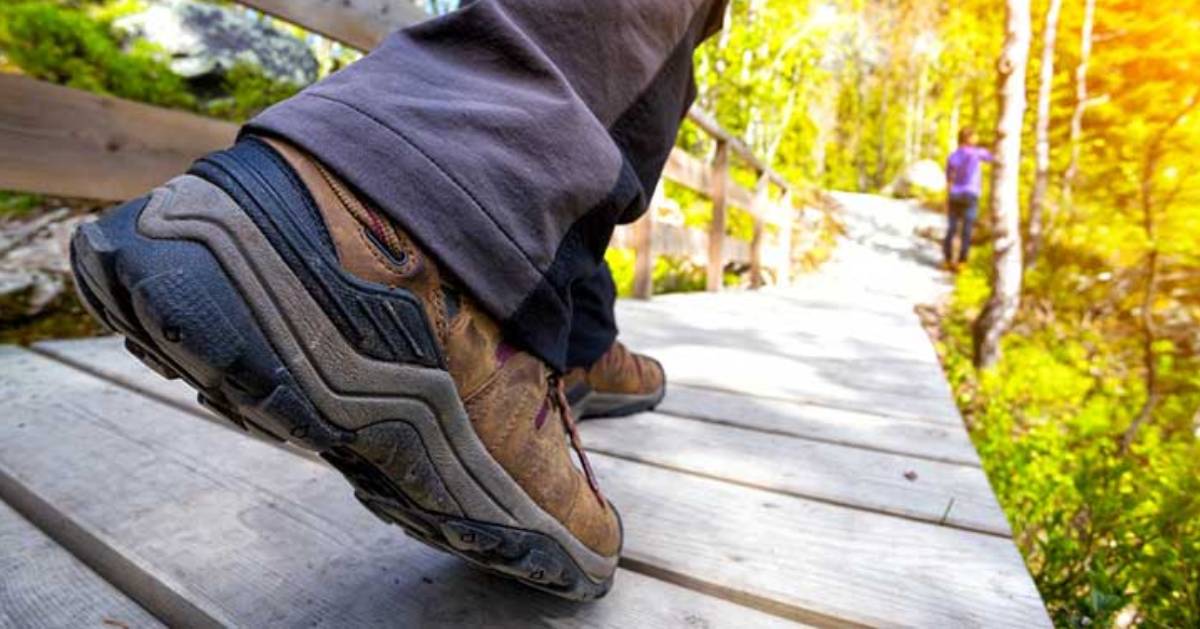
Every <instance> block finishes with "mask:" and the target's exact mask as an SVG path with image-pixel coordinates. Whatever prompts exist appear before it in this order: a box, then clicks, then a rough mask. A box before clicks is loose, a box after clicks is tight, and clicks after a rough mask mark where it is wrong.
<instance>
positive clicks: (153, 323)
mask: <svg viewBox="0 0 1200 629" xmlns="http://www.w3.org/2000/svg"><path fill="white" fill-rule="evenodd" d="M71 266H72V270H73V271H74V275H75V278H76V286H77V290H78V291H79V294H80V297H81V299H82V301H83V302H84V304H85V305H86V306H87V307H88V308H89V310H91V311H92V314H93V315H94V316H95V317H96V318H97V319H98V320H100V321H102V322H103V323H105V324H106V325H108V326H109V327H110V328H112V329H113V330H114V331H115V332H118V333H120V334H122V335H124V336H125V337H126V343H125V344H126V348H127V349H128V350H129V351H130V353H132V354H133V355H134V356H135V357H137V358H138V359H140V360H141V361H142V362H143V363H145V364H146V365H147V366H148V367H150V368H151V369H153V370H154V371H156V372H158V373H159V374H160V375H162V376H164V377H166V378H183V379H184V380H185V381H187V382H188V383H189V384H190V385H191V386H193V387H194V388H195V389H197V391H198V392H199V400H200V402H201V404H203V405H205V406H206V407H208V408H209V409H211V410H212V411H214V412H215V413H217V414H218V415H221V416H223V417H225V418H226V419H228V420H229V421H230V422H232V423H233V424H234V425H236V426H238V427H240V428H242V429H243V430H248V431H253V432H261V433H265V434H266V435H269V436H271V437H273V438H275V439H279V440H282V441H288V442H291V443H293V444H295V445H298V446H301V447H303V448H306V449H309V450H313V451H315V452H318V453H320V455H321V456H322V457H323V458H324V459H326V460H327V461H328V462H329V463H331V464H332V465H333V466H334V467H335V468H337V469H338V470H339V471H341V472H342V474H343V475H345V476H346V478H347V479H348V480H349V481H350V483H351V485H353V487H354V489H355V496H356V497H357V498H358V499H359V501H361V502H362V503H363V505H365V506H366V507H367V508H368V509H370V510H371V512H372V513H374V514H375V515H376V516H378V517H379V518H380V519H382V520H383V521H385V522H388V523H392V524H397V525H399V526H400V527H402V528H403V529H404V530H405V531H406V532H408V533H409V534H410V535H411V536H413V537H414V538H416V539H418V540H420V541H422V542H424V543H426V544H429V545H431V546H433V547H435V548H438V549H441V550H444V551H447V552H450V553H452V554H455V555H457V556H459V557H462V558H463V559H465V560H467V561H468V562H470V563H472V564H474V565H477V566H481V567H483V568H486V569H488V570H491V571H493V572H496V573H500V574H502V575H505V576H508V577H512V578H515V579H517V580H519V581H521V582H523V583H525V584H527V585H530V586H532V587H535V588H537V589H540V590H544V591H547V592H550V593H552V594H555V595H558V596H561V597H564V598H568V599H572V600H591V599H596V598H599V597H601V596H603V595H604V594H605V593H607V592H608V590H609V588H610V587H611V584H612V576H613V573H614V572H615V570H616V563H617V557H616V556H611V557H608V556H604V555H600V554H598V553H596V552H594V551H592V550H591V549H589V548H587V547H586V546H585V545H584V544H583V543H582V542H580V541H579V540H578V539H577V538H575V537H574V536H573V535H572V534H571V533H570V532H569V531H568V530H567V529H566V527H564V526H563V525H562V524H561V523H560V522H559V521H558V520H556V519H555V518H554V517H553V516H551V515H549V514H548V513H546V512H545V511H543V510H542V509H541V508H540V507H539V506H538V505H537V504H536V503H535V502H533V500H532V499H530V498H529V496H528V495H527V494H526V493H525V492H524V490H523V489H522V488H521V487H520V486H519V485H518V484H517V483H516V482H515V481H513V480H512V478H511V477H510V476H509V475H508V474H507V473H506V472H505V471H504V469H503V468H502V467H501V466H500V465H499V464H498V463H497V462H496V461H495V459H493V458H492V457H491V455H490V454H489V453H488V452H487V449H486V447H485V446H484V445H483V443H482V442H480V441H479V439H478V437H477V436H476V435H475V432H474V429H473V428H472V425H471V422H470V419H469V418H468V417H467V415H466V411H465V410H464V409H463V406H462V402H461V400H460V399H459V397H458V393H457V390H456V388H455V386H454V382H453V380H452V379H451V377H450V375H449V373H447V372H446V371H444V370H442V369H437V368H430V367H427V366H421V365H414V364H404V363H398V362H389V361H383V360H379V359H375V358H371V357H369V356H366V355H364V354H363V353H361V352H359V351H356V349H355V346H354V345H353V344H351V343H350V342H348V341H347V340H346V338H345V337H344V335H343V334H342V333H340V332H339V330H338V328H337V327H336V326H335V325H334V324H333V322H332V321H331V320H330V317H329V316H328V315H327V314H326V313H325V312H324V311H323V310H322V309H321V307H320V306H319V305H318V303H317V302H316V301H315V300H314V299H313V297H312V295H311V294H309V292H308V290H307V289H306V288H305V286H304V285H303V284H302V283H301V281H300V280H299V279H298V277H297V276H296V274H295V273H294V272H292V271H291V270H290V269H289V268H288V266H287V264H285V263H284V261H283V258H282V257H280V255H279V254H278V252H276V251H275V250H274V248H273V247H272V246H271V245H270V244H269V243H268V241H267V240H266V239H265V237H264V236H263V234H262V232H261V231H259V229H258V228H257V226H256V225H255V223H254V222H253V221H252V220H250V218H249V217H248V216H247V215H246V214H245V213H244V212H243V211H242V210H241V209H240V208H239V207H238V205H237V204H236V203H235V202H234V201H233V199H232V198H230V197H229V196H228V195H227V194H225V193H224V192H223V191H222V190H221V189H220V188H218V187H216V186H214V185H212V184H211V183H209V182H207V181H204V180H203V179H200V178H197V177H194V176H191V175H185V176H182V177H178V178H176V179H174V180H172V181H171V182H169V183H168V184H166V185H165V186H164V187H162V188H158V189H156V190H155V191H153V192H152V193H151V194H150V195H148V196H147V197H143V198H141V199H138V200H135V201H130V202H129V203H126V204H125V205H122V206H120V207H118V208H115V209H113V210H111V211H110V212H109V213H107V214H106V215H105V216H104V217H103V218H101V219H100V220H99V221H97V222H94V223H90V224H87V225H84V226H82V227H80V228H79V230H78V231H77V232H76V234H75V236H74V237H73V238H72V241H71ZM344 279H345V281H346V282H347V283H348V285H350V286H352V287H353V284H354V283H355V281H357V280H356V279H354V278H350V277H349V276H347V277H346V278H344ZM372 286H373V285H372ZM325 288H328V287H325ZM373 288H374V289H375V290H376V291H378V290H380V287H377V286H373ZM353 292H354V291H353V290H352V289H351V290H346V289H343V290H342V291H341V292H340V293H338V294H340V295H346V294H352V293H353ZM377 303H378V299H376V301H375V302H373V304H372V307H373V308H374V307H376V305H377ZM339 307H342V308H345V309H346V310H348V311H354V309H355V308H357V312H359V313H366V314H367V315H368V317H367V318H368V319H369V320H370V321H371V323H372V324H373V325H375V326H376V327H377V328H380V329H382V327H383V324H381V323H380V322H379V321H378V320H377V319H376V318H372V317H371V316H369V315H372V312H371V311H369V310H368V308H366V307H364V306H363V304H362V303H361V302H356V301H354V300H353V299H351V300H349V301H348V302H347V303H342V304H339ZM376 311H378V310H377V308H376ZM384 312H390V313H391V314H393V315H394V314H395V313H394V312H392V311H390V310H386V309H385V310H384ZM376 317H377V315H376ZM390 318H391V321H388V322H386V323H387V324H390V326H391V328H390V329H393V330H397V329H398V330H399V331H400V332H401V334H400V337H401V338H402V339H403V338H407V339H408V345H409V346H410V348H417V347H418V344H417V343H416V342H414V341H413V338H414V334H415V332H414V331H410V330H407V329H405V323H404V319H403V318H402V317H397V316H392V317H390ZM418 353H419V351H418Z"/></svg>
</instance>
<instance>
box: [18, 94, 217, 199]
mask: <svg viewBox="0 0 1200 629" xmlns="http://www.w3.org/2000/svg"><path fill="white" fill-rule="evenodd" d="M236 134H237V125H233V124H230V123H227V122H220V121H217V120H211V119H208V118H202V117H200V116H196V115H193V114H188V113H183V112H178V111H171V110H168V109H162V108H159V107H151V106H148V105H142V104H139V103H134V102H132V101H126V100H120V99H116V98H111V97H106V96H98V95H95V94H89V93H87V92H84V91H81V90H75V89H70V88H66V87H60V86H57V85H51V84H49V83H44V82H41V81H36V80H34V79H30V78H28V77H24V76H17V75H12V74H2V73H0V189H9V190H23V191H27V192H42V193H47V194H58V195H63V196H74V197H85V198H91V199H102V200H120V199H127V198H130V197H133V196H136V195H139V194H142V193H144V192H146V191H147V190H149V189H150V188H153V187H154V186H156V185H158V184H160V183H162V182H164V181H166V180H167V179H169V178H171V177H173V176H175V175H177V174H179V173H181V172H183V171H184V170H186V169H187V167H188V166H189V165H190V164H191V162H192V160H194V159H195V158H197V157H199V156H201V155H203V154H205V153H208V152H210V151H214V150H217V149H220V148H224V147H225V146H228V145H229V144H230V143H232V142H233V139H234V137H235V136H236Z"/></svg>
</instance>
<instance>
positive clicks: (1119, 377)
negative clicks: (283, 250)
mask: <svg viewBox="0 0 1200 629" xmlns="http://www.w3.org/2000/svg"><path fill="white" fill-rule="evenodd" d="M141 4H142V3H139V2H136V1H134V0H117V1H111V0H110V1H86V0H79V1H70V0H62V1H50V0H46V1H37V2H34V1H29V0H0V71H7V72H21V73H25V74H29V75H31V76H34V77H36V78H39V79H43V80H49V81H53V82H57V83H62V84H66V85H71V86H73V87H78V88H82V89H87V90H91V91H95V92H101V93H108V94H113V95H117V96H121V97H124V98H130V99H134V100H139V101H144V102H149V103H153V104H156V105H162V106H167V107H174V108H180V109H187V110H190V111H195V112H198V113H203V114H206V115H210V116H215V117H220V118H225V119H229V120H235V121H237V120H244V119H245V118H246V117H248V116H250V115H252V114H253V113H254V112H256V111H258V110H260V109H261V108H262V107H265V106H266V105H268V104H270V103H272V102H275V101H276V100H279V99H282V98H285V97H286V96H288V95H290V94H292V93H294V92H295V91H296V90H298V89H300V88H301V87H302V85H300V84H298V83H292V82H288V81H283V80H279V79H277V78H272V77H270V76H267V75H266V74H265V73H263V72H262V71H261V70H260V69H258V68H255V67H254V66H252V65H239V66H236V67H234V68H231V69H229V70H228V71H227V72H225V73H224V75H223V77H222V79H221V81H220V82H219V83H218V84H216V85H214V84H212V83H211V82H210V83H207V84H205V85H203V86H198V85H195V84H193V83H189V81H188V80H186V79H185V78H182V77H180V76H179V75H178V74H176V73H174V72H172V70H171V67H170V59H169V58H167V57H166V56H164V54H163V53H162V51H161V50H156V49H155V47H154V46H151V45H146V44H145V43H144V42H136V41H130V38H129V37H128V36H127V35H125V34H122V33H121V32H120V31H119V29H116V28H115V27H114V25H113V23H114V20H117V19H119V18H120V17H121V16H123V15H128V14H130V13H132V12H134V11H137V10H138V9H139V7H140V5H141ZM216 4H222V5H225V6H228V4H227V3H219V2H218V3H216ZM453 6H454V2H453V1H449V2H447V1H439V2H431V3H430V4H429V5H428V6H427V7H426V8H428V9H430V10H432V11H434V12H444V11H446V10H450V9H452V8H453ZM231 10H233V9H232V7H231ZM236 10H239V11H245V10H244V9H236ZM255 18H256V19H258V20H260V21H262V22H265V23H267V24H268V25H269V26H271V27H273V28H276V29H279V30H280V31H282V32H284V33H286V34H289V35H291V36H293V37H296V38H298V39H300V40H301V41H304V42H305V43H306V44H307V45H308V46H309V47H310V48H311V50H312V51H313V55H314V58H315V59H316V60H317V64H318V75H320V76H323V75H325V74H328V73H329V72H332V71H336V70H337V69H338V68H339V67H342V66H344V65H345V64H347V63H350V62H353V60H354V59H355V58H356V56H357V54H356V53H354V52H353V51H350V50H348V49H344V48H341V47H339V46H338V45H337V44H334V43H332V42H329V41H328V40H324V39H323V38H320V37H317V36H315V35H313V34H311V33H306V32H304V31H302V30H300V29H297V28H296V27H293V26H290V25H286V24H283V23H278V22H275V21H274V20H272V19H271V18H269V17H265V16H257V15H256V16H255ZM1001 59H1005V60H1006V62H1004V63H1000V62H999V61H1000V60H1001ZM1014 70H1024V71H1023V72H1020V71H1017V72H1014ZM697 81H698V83H699V86H700V96H699V105H700V106H701V107H702V108H703V109H705V110H706V111H708V112H710V113H711V114H712V115H713V117H714V118H715V119H716V120H717V121H718V122H719V123H720V124H721V125H722V126H723V127H724V128H726V129H728V130H730V131H731V132H733V133H734V135H737V136H739V137H740V138H742V139H743V141H744V142H745V143H746V144H747V145H748V146H749V147H750V148H751V149H752V150H753V151H754V153H755V154H756V155H759V156H764V157H765V158H766V159H765V160H764V161H766V162H768V163H769V164H771V165H772V166H773V167H774V168H775V169H776V170H778V171H779V172H781V173H782V174H784V176H786V177H787V178H789V179H791V180H792V181H797V182H803V183H804V184H806V185H807V186H808V187H809V188H810V189H812V190H814V191H815V190H834V189H836V190H853V191H861V192H882V193H886V194H892V193H896V192H898V191H899V190H898V186H897V183H898V182H903V183H904V184H905V185H904V186H903V188H904V192H906V193H908V194H915V195H917V196H918V197H922V198H923V199H924V200H925V201H926V202H927V203H928V204H929V205H930V206H931V208H933V209H935V210H939V211H940V210H941V206H942V199H941V197H940V192H939V190H938V186H929V187H922V186H921V185H914V183H919V181H920V177H918V176H916V175H915V174H914V173H919V172H921V169H922V167H923V168H924V169H925V172H928V170H929V169H930V168H931V165H930V162H932V165H933V166H932V167H936V168H940V167H941V164H944V162H945V159H946V157H947V156H948V154H949V153H950V151H952V150H953V149H954V147H955V144H956V141H955V138H956V136H957V133H958V131H959V130H960V129H961V128H963V127H965V126H970V127H972V128H974V129H976V130H977V131H978V132H979V133H980V135H981V136H982V137H983V138H984V143H985V144H990V143H992V141H993V140H995V141H997V142H998V143H999V142H1008V143H1009V146H1010V147H1012V148H1014V149H1015V150H1016V151H1019V153H1009V155H1016V156H1018V159H1016V160H1010V162H1009V163H1008V164H1006V165H1005V166H1004V168H997V169H996V171H997V172H996V173H995V174H996V176H997V177H998V178H1001V179H1000V181H999V184H1000V186H1001V187H1002V188H1003V191H1001V193H999V194H994V193H995V192H996V191H993V190H985V194H984V203H983V204H982V208H981V209H982V217H981V221H980V222H981V228H980V229H979V232H980V233H979V235H978V237H977V240H978V247H977V249H976V251H975V253H974V255H973V257H972V259H971V261H970V263H969V264H968V265H966V266H965V267H964V268H963V269H962V271H961V272H960V273H959V274H958V275H957V276H956V277H955V279H954V281H955V289H954V292H953V295H952V297H951V299H949V300H948V301H947V302H946V303H943V304H940V305H938V306H937V307H936V308H935V309H934V310H933V311H932V312H930V313H926V314H928V315H930V319H931V322H932V324H933V325H932V327H933V329H934V330H935V337H936V342H937V345H938V349H939V353H940V354H941V356H942V360H943V364H944V367H945V370H946V373H947V375H948V377H949V379H950V381H951V383H952V385H953V388H954V391H955V393H956V396H957V401H958V403H959V406H960V408H961V409H962V411H963V415H964V418H965V419H966V421H967V424H968V427H969V428H970V430H971V434H972V438H973V439H974V441H975V444H976V447H977V448H978V450H979V453H980V456H981V459H982V461H983V464H984V468H985V470H986V471H987V473H988V477H989V479H990V480H991V483H992V486H993V487H994V489H995V490H996V493H997V497H998V498H999V500H1000V502H1001V505H1002V506H1003V508H1004V510H1005V512H1006V514H1007V516H1008V518H1009V521H1010V523H1011V524H1012V527H1013V531H1014V535H1015V539H1016V541H1017V544H1018V546H1019V547H1020V549H1021V552H1022V553H1023V555H1024V557H1025V560H1026V563H1027V565H1028V567H1029V569H1030V572H1031V573H1032V574H1033V576H1034V578H1035V580H1036V582H1037V584H1038V587H1039V589H1040V591H1041V594H1042V597H1043V598H1044V600H1045V602H1046V605H1047V607H1048V608H1049V610H1050V612H1051V615H1052V617H1053V618H1054V620H1055V622H1056V623H1057V624H1058V625H1060V626H1078V627H1082V626H1094V625H1102V626H1113V625H1117V626H1130V625H1137V624H1144V625H1147V626H1172V627H1184V626H1193V627H1194V626H1200V498H1198V496H1200V447H1198V446H1197V436H1198V435H1200V325H1198V324H1200V169H1197V168H1196V167H1195V166H1194V157H1193V156H1195V155H1197V154H1200V3H1197V2H1196V1H1195V0H1174V1H1166V2H1158V3H1145V2H1134V1H1132V0H1032V2H1030V1H1029V0H960V1H959V2H955V3H948V2H944V1H941V0H879V1H875V2H866V1H864V0H811V1H807V2H806V1H784V0H733V1H732V2H731V7H730V11H729V14H728V16H727V18H726V25H725V28H724V29H723V30H722V32H721V33H720V34H718V35H717V36H716V37H714V38H713V39H712V40H710V41H709V42H708V43H706V44H705V45H704V46H703V47H702V48H701V50H700V51H699V52H698V54H697ZM1006 86H1007V87H1008V88H1011V89H1006ZM1026 103H1027V106H1026ZM1018 105H1019V107H1018ZM1005 113H1007V114H1009V116H1007V122H1006V116H1005V115H1003V114H1005ZM704 137H705V136H704V134H702V133H700V132H698V130H696V129H694V128H693V127H691V125H690V124H685V126H684V128H683V130H682V132H681V133H680V137H679V146H680V147H681V148H684V149H685V150H688V151H689V152H691V153H693V154H695V155H697V156H699V157H706V156H707V154H708V153H709V152H711V151H712V150H713V147H712V146H711V145H709V144H707V143H706V141H705V140H704V139H703V138H704ZM734 176H735V177H738V176H742V177H745V176H747V174H746V173H741V174H740V175H739V174H738V173H737V172H735V173H734ZM985 180H986V177H985ZM743 183H745V184H747V185H753V181H752V180H751V181H744V182H743ZM666 193H667V197H668V198H670V199H671V201H672V203H674V204H675V205H676V206H677V207H678V208H680V211H681V212H682V214H683V215H684V217H685V220H686V222H687V223H688V224H690V225H694V226H703V225H705V224H706V222H707V220H708V219H707V214H706V212H707V207H708V206H707V202H706V201H705V200H704V199H703V197H700V196H698V195H694V194H689V193H687V192H686V191H684V190H682V189H671V188H668V189H667V190H666ZM45 206H46V203H45V200H44V199H42V198H40V197H37V196H36V195H26V194H19V193H13V192H0V218H4V217H14V216H20V215H21V214H23V213H26V214H27V213H31V212H37V211H39V210H40V208H43V207H45ZM1010 219H1011V222H1009V221H1010ZM1013 225H1015V226H1017V229H1012V228H1011V227H1012V226H1013ZM749 229H750V224H749V218H748V217H746V216H742V217H739V216H737V215H736V213H735V215H734V216H731V220H730V223H729V231H730V235H731V236H733V237H735V238H742V239H748V238H749ZM935 236H936V235H935V234H924V235H914V237H935ZM996 243H999V246H996ZM1017 254H1019V255H1017ZM1014 255H1015V258H1016V261H1017V264H1015V265H1014V264H1013V260H1014ZM609 259H610V261H611V262H612V263H613V266H614V270H615V271H616V274H617V279H618V282H619V283H621V284H628V283H629V282H631V278H630V277H627V276H628V275H629V274H630V273H631V264H630V263H629V256H628V254H627V252H621V251H613V252H610V256H609ZM662 265H663V268H660V269H658V270H657V271H656V283H657V284H659V285H660V288H662V287H669V288H675V289H686V288H691V287H695V286H697V285H702V276H701V275H700V273H701V271H700V270H699V269H698V268H696V269H690V268H687V265H686V264H684V263H683V262H676V263H673V262H671V261H669V260H668V261H666V262H663V263H662ZM1014 274H1015V277H1014ZM989 304H991V305H989ZM996 304H1001V305H1004V304H1007V305H1010V306H1011V307H1012V308H1011V312H1010V313H1009V314H1010V315H1011V316H1010V317H1007V318H1004V317H1000V316H999V315H997V314H996V313H998V312H1000V311H1001V310H1002V309H1001V308H998V307H994V306H996ZM989 312H990V313H991V315H993V316H992V317H991V319H989V318H988V317H987V316H984V315H987V314H988V313H989ZM1000 319H1004V320H1000ZM981 322H983V323H981ZM981 325H982V326H983V327H985V328H994V329H995V330H996V331H997V333H1000V332H1003V335H1002V336H997V338H998V339H999V341H998V345H997V346H996V347H995V349H994V352H992V353H990V354H989V355H988V356H987V357H986V359H985V360H980V358H981V357H980V351H979V350H980V348H979V347H978V343H977V341H976V337H977V336H979V335H980V334H979V333H980V326H981ZM46 329H47V330H49V333H51V334H62V333H64V332H63V331H64V330H65V329H67V328H64V327H63V326H61V325H58V324H54V325H50V326H49V327H48V328H46ZM72 329H73V330H74V331H75V332H78V330H75V329H74V328H72ZM979 363H983V364H984V365H985V366H983V367H982V368H981V367H979V366H977V365H978V364H979Z"/></svg>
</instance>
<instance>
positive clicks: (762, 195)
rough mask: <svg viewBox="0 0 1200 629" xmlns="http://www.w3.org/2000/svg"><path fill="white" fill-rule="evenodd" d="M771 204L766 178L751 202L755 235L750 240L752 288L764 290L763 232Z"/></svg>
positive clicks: (760, 183) (762, 180) (761, 180)
mask: <svg viewBox="0 0 1200 629" xmlns="http://www.w3.org/2000/svg"><path fill="white" fill-rule="evenodd" d="M770 203H771V195H770V190H769V186H768V181H767V179H766V177H765V176H764V177H763V178H761V179H760V180H759V182H758V186H757V187H756V190H755V192H754V199H753V201H752V202H751V205H752V206H753V210H752V211H751V214H753V216H754V234H753V236H752V238H751V240H750V287H751V288H762V285H763V273H762V266H763V236H764V234H763V232H764V231H765V227H766V218H767V216H766V215H767V209H768V207H769V206H770Z"/></svg>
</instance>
